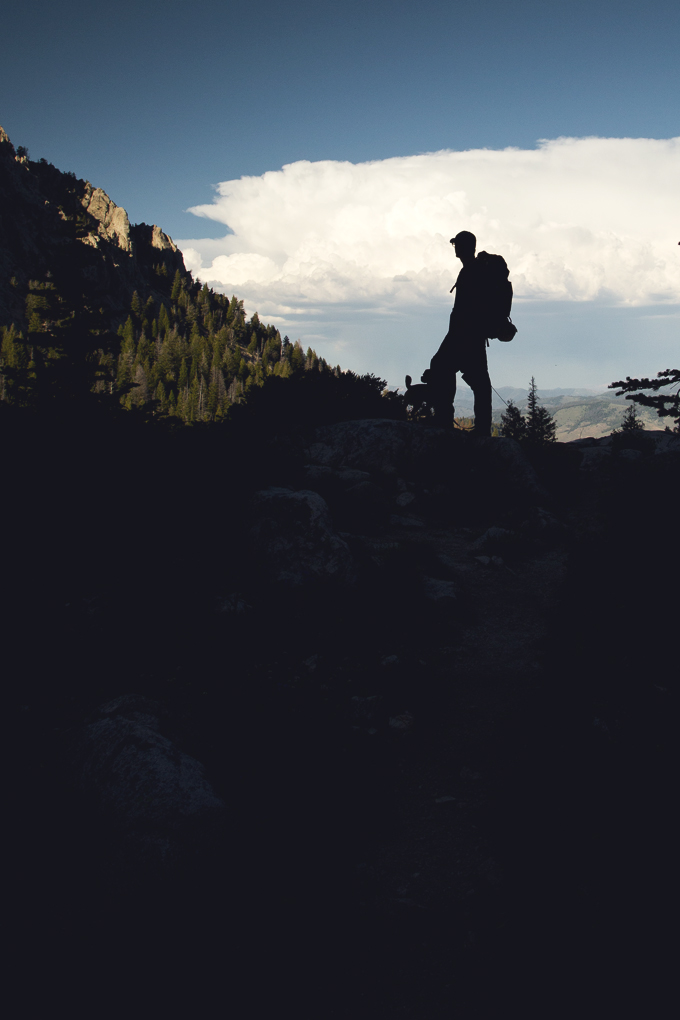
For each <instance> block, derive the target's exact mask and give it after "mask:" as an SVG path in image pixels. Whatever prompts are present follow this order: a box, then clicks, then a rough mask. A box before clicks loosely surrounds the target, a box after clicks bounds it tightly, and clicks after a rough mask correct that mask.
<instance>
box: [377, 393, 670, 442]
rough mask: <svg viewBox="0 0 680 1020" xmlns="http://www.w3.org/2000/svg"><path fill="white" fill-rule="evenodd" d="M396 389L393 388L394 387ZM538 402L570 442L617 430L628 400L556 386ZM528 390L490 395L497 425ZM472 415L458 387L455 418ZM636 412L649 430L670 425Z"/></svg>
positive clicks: (467, 396) (468, 398) (648, 412)
mask: <svg viewBox="0 0 680 1020" xmlns="http://www.w3.org/2000/svg"><path fill="white" fill-rule="evenodd" d="M394 388H396V387H394ZM537 393H538V397H539V400H540V401H541V403H542V404H543V406H544V407H545V408H547V410H548V411H550V413H551V414H552V415H553V417H554V418H555V421H556V422H557V439H558V442H561V443H569V442H571V441H572V440H573V439H586V438H589V437H591V438H594V439H599V438H600V437H601V436H608V435H610V433H611V432H613V430H614V429H617V428H620V426H621V421H622V419H623V416H624V414H625V412H626V411H627V409H628V408H629V407H630V401H629V400H626V398H625V397H617V396H616V395H615V391H614V390H611V391H604V392H598V391H597V390H589V389H584V388H582V389H578V388H572V389H566V388H564V387H556V388H555V389H551V390H538V391H537ZM528 395H529V390H528V389H526V390H525V389H521V388H520V387H517V386H499V387H498V388H497V389H496V390H495V391H494V393H493V398H492V399H493V405H492V406H493V418H494V421H495V422H496V423H498V422H500V418H501V414H502V413H503V411H504V409H505V407H506V405H507V403H508V401H510V400H512V401H513V403H514V404H515V405H516V406H517V407H518V408H519V409H520V410H521V411H523V412H524V411H525V410H526V407H527V398H528ZM472 413H473V397H472V392H471V391H470V390H468V388H467V387H464V388H463V387H460V388H459V390H458V394H457V396H456V416H457V417H461V418H468V417H471V416H472ZM636 413H637V415H638V417H639V418H640V419H642V421H643V422H644V424H645V428H647V429H650V430H655V429H661V431H663V429H664V428H665V427H666V425H667V424H671V423H670V421H669V419H668V418H666V419H661V418H659V416H658V415H657V413H656V411H655V410H654V409H652V408H649V407H641V406H640V405H639V404H638V405H636Z"/></svg>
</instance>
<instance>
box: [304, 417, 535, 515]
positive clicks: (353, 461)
mask: <svg viewBox="0 0 680 1020" xmlns="http://www.w3.org/2000/svg"><path fill="white" fill-rule="evenodd" d="M308 459H309V462H310V464H313V465H317V466H320V467H327V468H333V469H335V470H342V469H347V468H350V469H354V470H360V471H368V472H370V473H371V474H372V475H373V476H375V477H381V476H382V478H383V479H394V483H395V485H396V483H397V481H398V478H401V477H403V478H421V479H426V480H427V482H428V486H429V485H431V484H436V483H437V482H438V481H439V480H440V479H441V478H447V477H450V476H451V475H452V474H453V475H454V477H455V475H456V473H457V471H458V470H459V469H460V468H461V467H462V466H465V468H466V469H472V470H474V471H476V472H477V473H478V475H479V476H480V477H483V478H485V479H487V480H488V481H489V482H490V483H493V484H496V485H497V486H499V487H501V488H504V489H505V491H506V492H509V493H511V494H512V496H513V498H517V497H520V498H521V499H523V500H525V501H528V502H534V503H536V502H543V501H545V500H546V499H547V498H548V494H547V492H546V490H545V488H544V487H543V485H542V484H541V483H540V481H539V479H538V476H537V474H536V471H535V470H534V468H533V467H532V465H531V463H530V461H529V460H528V458H527V456H526V454H525V453H524V451H523V450H522V449H521V447H520V445H519V444H518V443H516V442H515V440H513V439H507V438H493V439H485V438H472V437H470V436H467V435H464V434H461V433H460V432H458V431H455V430H453V429H439V428H430V427H424V426H422V425H419V424H417V423H413V422H402V421H391V420H388V419H382V418H375V419H361V420H358V421H346V422H339V423H338V424H336V425H327V426H324V427H323V428H319V429H317V430H316V432H315V433H314V439H313V442H312V443H311V444H310V447H309V450H308Z"/></svg>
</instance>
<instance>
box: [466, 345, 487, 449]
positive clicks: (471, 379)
mask: <svg viewBox="0 0 680 1020" xmlns="http://www.w3.org/2000/svg"><path fill="white" fill-rule="evenodd" d="M465 362H466V364H465V368H464V371H463V379H464V380H465V382H466V383H467V384H468V386H469V387H470V389H471V390H472V392H473V394H474V398H475V429H474V431H475V435H477V436H490V435H491V379H490V378H489V366H488V363H487V360H486V341H484V344H483V345H482V344H475V346H474V347H473V348H472V349H471V350H470V352H469V354H468V356H467V357H466V359H465Z"/></svg>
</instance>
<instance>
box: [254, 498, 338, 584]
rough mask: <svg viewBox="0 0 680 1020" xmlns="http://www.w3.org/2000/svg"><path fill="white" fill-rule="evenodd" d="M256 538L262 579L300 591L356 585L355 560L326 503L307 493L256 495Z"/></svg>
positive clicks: (256, 551)
mask: <svg viewBox="0 0 680 1020" xmlns="http://www.w3.org/2000/svg"><path fill="white" fill-rule="evenodd" d="M252 511H253V524H252V527H251V531H250V537H251V539H252V540H253V544H254V548H255V555H256V558H257V563H258V566H259V571H260V574H261V576H262V579H263V580H264V581H265V582H268V583H274V584H283V585H287V586H293V587H298V586H301V585H303V584H307V583H310V582H312V583H313V582H317V583H318V582H322V583H323V582H329V581H330V582H335V583H341V584H351V583H353V581H354V580H355V571H354V560H353V558H352V554H351V552H350V550H349V547H348V545H347V543H346V542H345V541H344V540H343V539H342V538H340V536H339V535H338V534H337V533H336V532H335V531H334V529H333V524H332V521H331V516H330V512H329V509H328V505H327V503H326V501H325V500H324V499H323V498H322V497H321V496H320V495H319V494H318V493H317V492H311V491H309V490H306V489H301V490H299V491H298V492H294V491H293V490H292V489H283V488H270V489H264V490H262V491H261V492H258V493H256V495H255V497H254V500H253V505H252Z"/></svg>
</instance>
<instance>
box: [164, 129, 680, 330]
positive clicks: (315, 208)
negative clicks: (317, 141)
mask: <svg viewBox="0 0 680 1020" xmlns="http://www.w3.org/2000/svg"><path fill="white" fill-rule="evenodd" d="M679 185H680V138H675V139H667V140H655V139H645V138H640V139H630V138H622V139H621V138H580V139H579V138H559V139H556V140H552V141H544V142H541V143H540V144H539V145H538V147H537V148H536V149H531V150H521V149H504V150H501V151H498V150H488V149H479V150H471V151H466V152H455V151H442V152H434V153H425V154H423V155H417V156H403V157H396V158H393V159H386V160H379V161H374V162H369V163H360V164H353V163H348V162H337V161H331V160H324V161H320V162H315V163H312V162H308V161H304V160H303V161H300V162H296V163H291V164H288V165H286V166H284V167H283V168H282V169H281V170H278V171H271V172H268V173H265V174H263V175H262V176H261V177H243V178H241V179H240V180H233V181H225V182H223V183H221V184H220V185H219V186H218V188H217V195H216V197H215V200H214V202H213V203H212V204H208V205H201V206H195V207H194V208H192V209H191V210H190V211H191V212H193V213H195V214H196V215H197V216H199V217H207V218H208V219H211V220H215V221H217V222H219V223H223V224H224V225H225V227H226V228H228V229H229V230H230V231H231V232H230V233H227V234H226V236H225V237H224V238H220V239H217V240H215V239H205V240H200V239H194V240H187V241H179V246H180V248H181V249H182V251H183V253H184V256H185V259H186V261H187V265H188V266H189V268H191V269H192V270H193V271H194V273H195V274H197V275H198V276H200V278H201V279H202V280H204V281H207V282H208V283H209V284H211V285H212V286H214V287H216V288H217V289H219V290H224V291H227V292H229V293H231V292H234V293H237V294H238V296H239V297H241V298H243V299H244V300H245V303H246V307H247V308H251V309H253V310H254V309H255V308H258V310H259V311H260V312H261V313H262V312H264V313H268V314H269V318H270V319H272V318H273V317H274V316H277V315H278V316H281V317H282V321H284V320H285V318H286V316H287V315H289V314H291V313H293V312H294V313H295V314H296V315H298V316H300V315H301V316H302V317H303V318H304V317H305V313H307V315H309V316H312V317H314V318H315V319H316V320H317V321H319V320H320V319H321V320H322V319H323V318H324V317H325V315H327V314H336V315H337V313H338V312H339V311H340V310H341V308H342V307H343V306H345V307H347V308H348V309H349V308H351V309H353V310H354V311H355V312H356V311H358V310H362V312H363V314H366V313H367V312H370V313H372V314H377V315H380V314H388V315H390V314H394V313H398V312H399V311H400V310H404V311H405V310H407V309H409V308H410V309H415V308H417V307H420V308H422V307H423V306H424V305H429V306H432V304H433V302H434V303H435V304H439V305H447V304H449V303H450V300H451V299H450V297H449V289H450V287H451V285H452V283H453V281H454V279H455V276H456V274H457V272H458V269H459V268H460V263H459V262H457V260H456V259H455V256H454V254H453V249H452V248H451V246H450V245H449V238H450V237H452V236H453V235H454V234H455V233H457V232H458V231H459V230H471V231H473V232H474V233H475V234H476V235H477V239H478V249H480V250H481V249H484V250H486V251H491V252H498V253H500V254H502V255H503V256H504V257H505V259H506V261H507V262H508V265H509V266H510V270H511V280H512V282H513V286H514V290H515V295H516V296H517V297H518V298H524V299H530V300H534V301H540V302H542V301H549V302H552V301H560V302H564V301H568V302H574V301H576V302H587V301H593V300H596V299H599V300H605V301H606V302H608V303H610V304H614V305H619V306H626V305H627V306H643V305H658V304H665V303H669V304H671V303H677V302H679V301H680V260H679V259H678V255H677V252H678V248H677V244H678V241H679V240H680V187H679Z"/></svg>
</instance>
